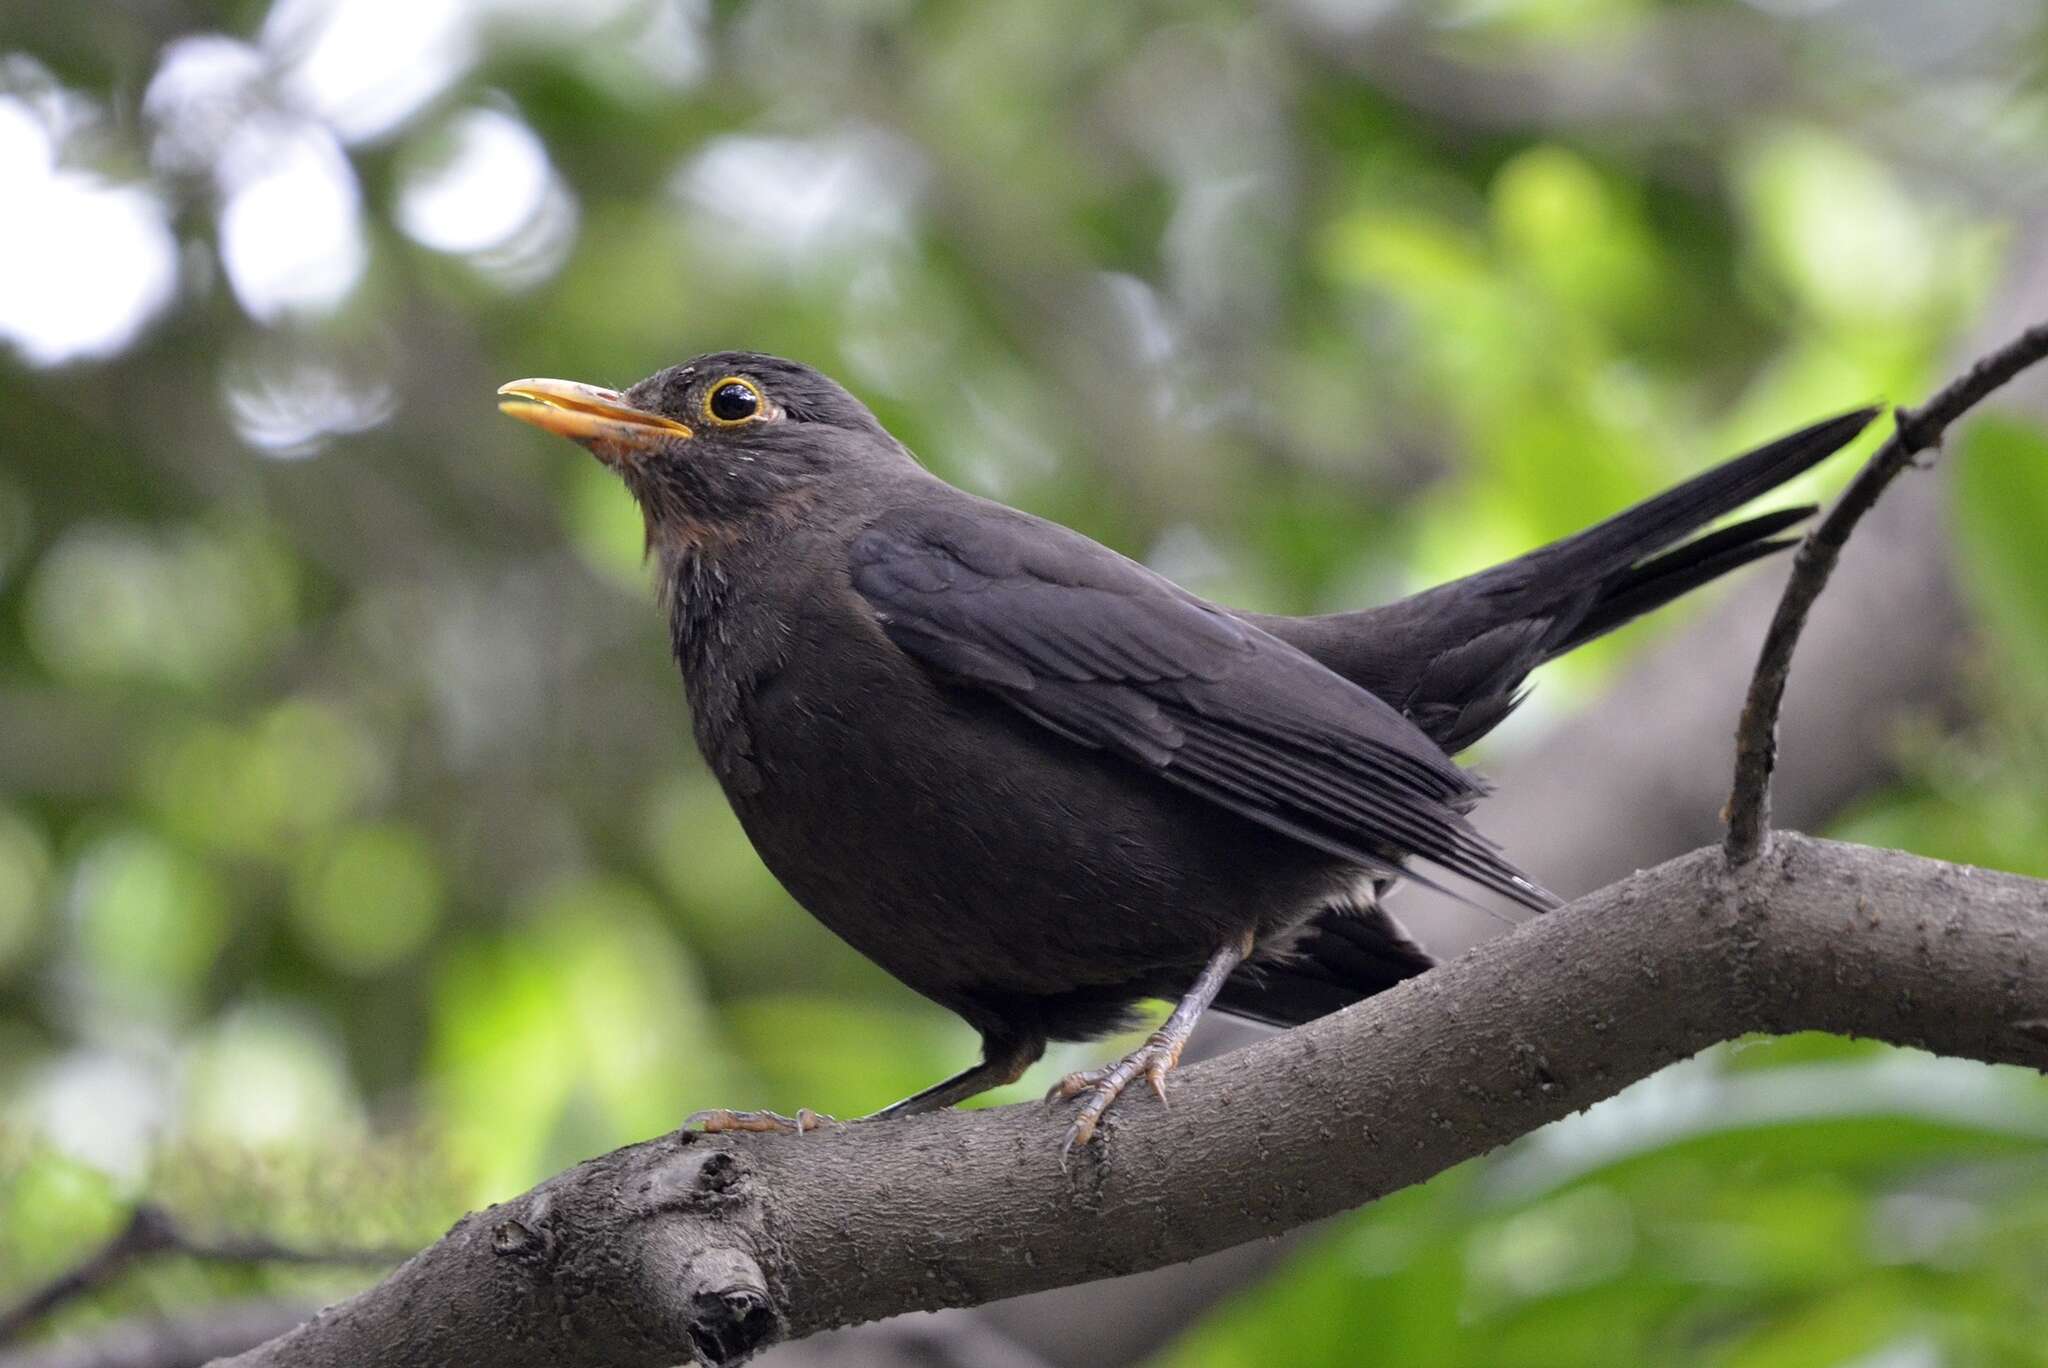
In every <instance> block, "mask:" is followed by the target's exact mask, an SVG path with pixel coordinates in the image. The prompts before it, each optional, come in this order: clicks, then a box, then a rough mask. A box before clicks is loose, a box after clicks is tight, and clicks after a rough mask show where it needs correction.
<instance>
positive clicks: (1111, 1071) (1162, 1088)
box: [1045, 931, 1252, 1163]
mask: <svg viewBox="0 0 2048 1368" xmlns="http://www.w3.org/2000/svg"><path fill="white" fill-rule="evenodd" d="M1251 952H1252V934H1251V932H1249V931H1247V932H1245V933H1244V935H1242V936H1240V937H1239V938H1238V939H1236V940H1234V941H1232V942H1230V943H1229V944H1228V945H1226V946H1224V947H1223V948H1222V949H1220V950H1218V951H1217V952H1216V953H1215V954H1213V955H1211V956H1210V957H1209V962H1208V963H1207V964H1205V965H1203V966H1202V972H1201V974H1200V975H1199V976H1198V977H1197V978H1196V979H1195V982H1194V986H1193V987H1191V988H1189V989H1188V991H1187V993H1186V995H1184V996H1183V997H1182V998H1181V1000H1180V1002H1179V1003H1178V1004H1177V1005H1176V1006H1175V1007H1174V1009H1173V1013H1172V1015H1170V1016H1168V1017H1167V1018H1166V1020H1165V1021H1164V1022H1163V1023H1162V1024H1161V1025H1160V1027H1159V1029H1158V1030H1156V1031H1154V1032H1153V1033H1152V1034H1151V1036H1150V1037H1149V1038H1148V1039H1147V1040H1146V1041H1145V1043H1144V1044H1143V1045H1140V1046H1139V1047H1138V1048H1137V1049H1135V1050H1133V1051H1131V1052H1130V1053H1129V1054H1127V1055H1125V1056H1124V1057H1123V1058H1122V1059H1120V1060H1118V1061H1117V1062H1116V1063H1114V1064H1108V1065H1104V1066H1103V1067H1102V1068H1099V1069H1084V1070H1082V1071H1081V1072H1079V1073H1071V1074H1068V1075H1067V1076H1066V1077H1065V1078H1062V1079H1061V1080H1060V1081H1059V1082H1057V1083H1055V1084H1053V1086H1052V1091H1051V1092H1049V1093H1047V1094H1046V1095H1045V1100H1046V1101H1048V1102H1064V1101H1066V1100H1067V1099H1068V1098H1073V1097H1085V1099H1086V1100H1084V1101H1083V1102H1082V1103H1081V1110H1080V1112H1079V1114H1078V1115H1076V1116H1075V1117H1074V1124H1073V1125H1072V1126H1070V1127H1068V1128H1067V1138H1066V1142H1065V1143H1064V1144H1062V1145H1061V1146H1060V1161H1061V1162H1062V1163H1065V1162H1066V1157H1067V1155H1068V1154H1069V1153H1070V1152H1071V1151H1072V1150H1073V1148H1074V1146H1076V1145H1085V1144H1087V1143H1088V1142H1089V1140H1091V1139H1093V1138H1094V1135H1095V1126H1096V1123H1097V1122H1099V1121H1101V1120H1102V1114H1103V1113H1104V1112H1106V1111H1108V1110H1109V1104H1110V1103H1112V1102H1114V1101H1116V1100H1117V1098H1118V1097H1119V1096H1120V1095H1121V1094H1122V1093H1123V1090H1124V1089H1125V1088H1127V1087H1129V1086H1130V1085H1131V1083H1132V1082H1133V1081H1134V1080H1136V1079H1137V1078H1138V1077H1139V1076H1140V1075H1143V1076H1144V1078H1145V1081H1146V1082H1148V1083H1150V1084H1151V1085H1152V1091H1153V1092H1155V1093H1158V1094H1159V1100H1160V1101H1161V1102H1164V1101H1166V1075H1167V1073H1168V1072H1169V1071H1170V1070H1171V1069H1172V1068H1173V1066H1174V1065H1176V1064H1178V1063H1180V1052H1181V1050H1182V1049H1183V1048H1185V1047H1186V1045H1187V1043H1188V1036H1189V1035H1191V1034H1192V1033H1193V1032H1194V1029H1195V1023H1196V1022H1197V1021H1199V1020H1201V1018H1202V1013H1203V1012H1205V1011H1207V1010H1208V1008H1209V1004H1210V1003H1212V1002H1214V1001H1215V1000H1216V995H1217V994H1218V993H1220V992H1222V991H1223V981H1224V980H1225V979H1227V978H1229V977H1230V975H1231V971H1233V970H1234V969H1236V968H1237V966H1238V965H1240V964H1243V963H1244V962H1245V959H1246V957H1247V956H1249V955H1250V954H1251Z"/></svg>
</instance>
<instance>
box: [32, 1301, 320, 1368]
mask: <svg viewBox="0 0 2048 1368" xmlns="http://www.w3.org/2000/svg"><path fill="white" fill-rule="evenodd" d="M318 1310H319V1307H318V1306H317V1305H307V1304H306V1302H305V1301H303V1300H299V1299H284V1300H277V1301H271V1300H266V1299H258V1300H252V1301H228V1302H214V1303H211V1304H209V1305H207V1306H204V1307H202V1308H200V1309H199V1310H197V1311H194V1312H190V1313H188V1314H184V1315H177V1316H141V1315H138V1316H134V1317H131V1318H129V1319H127V1320H122V1321H117V1322H115V1323H114V1324H112V1325H110V1326H106V1327H104V1328H101V1329H96V1330H93V1331H91V1332H89V1333H85V1334H81V1335H79V1336H76V1337H66V1338H64V1339H63V1340H61V1341H59V1342H57V1343H51V1344H35V1345H30V1346H28V1347H26V1348H21V1349H15V1350H11V1351H0V1368H198V1365H200V1364H202V1363H210V1362H212V1361H213V1360H214V1359H216V1358H218V1357H220V1356H221V1355H223V1354H238V1353H240V1352H241V1351H242V1350H244V1349H247V1348H248V1347H249V1346H250V1345H252V1344H261V1343H262V1342H263V1341H265V1340H267V1339H271V1338H273V1337H275V1336H277V1335H282V1334H283V1333H284V1332H285V1331H287V1330H290V1329H291V1328H292V1327H293V1326H295V1325H298V1324H300V1323H302V1322H303V1321H305V1320H306V1319H307V1317H309V1316H311V1315H313V1314H314V1313H315V1312H316V1311H318Z"/></svg>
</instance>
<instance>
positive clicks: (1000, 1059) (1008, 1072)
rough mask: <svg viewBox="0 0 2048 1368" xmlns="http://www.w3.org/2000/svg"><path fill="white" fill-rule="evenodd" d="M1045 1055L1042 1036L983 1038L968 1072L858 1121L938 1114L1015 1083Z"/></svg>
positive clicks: (954, 1076)
mask: <svg viewBox="0 0 2048 1368" xmlns="http://www.w3.org/2000/svg"><path fill="white" fill-rule="evenodd" d="M1044 1053H1045V1040H1044V1038H1043V1037H1028V1038H1027V1037H1017V1038H1010V1037H991V1036H983V1037H982V1039H981V1063H979V1064H977V1065H975V1066H974V1067H973V1068H971V1069H962V1070H961V1071H960V1072H959V1073H956V1074H954V1075H953V1076H952V1077H951V1078H949V1079H946V1080H945V1081H944V1082H943V1083H934V1084H932V1086H930V1087H929V1088H926V1089H925V1090H924V1091H923V1092H917V1093H912V1094H911V1095H910V1096H908V1097H906V1098H904V1099H903V1100H902V1101H901V1102H892V1103H890V1104H889V1105H888V1106H886V1107H884V1108H882V1109H881V1110H880V1111H878V1112H875V1113H873V1114H871V1115H868V1116H863V1117H861V1118H860V1119H861V1120H863V1121H888V1120H892V1119H894V1118H896V1117H898V1116H916V1115H917V1114H918V1113H920V1112H931V1111H939V1110H940V1109H942V1108H945V1107H950V1106H952V1105H954V1104H955V1103H957V1102H965V1101H966V1100H967V1099H968V1098H970V1097H976V1096H979V1095H980V1094H982V1093H985V1092H987V1091H988V1090H989V1089H990V1088H1000V1087H1002V1086H1003V1085H1004V1084H1005V1083H1015V1082H1016V1081H1017V1080H1018V1079H1020V1078H1022V1077H1023V1076H1024V1071H1025V1070H1026V1069H1028V1068H1030V1067H1031V1066H1032V1065H1033V1064H1036V1063H1037V1062H1038V1057H1039V1056H1040V1055H1042V1054H1044Z"/></svg>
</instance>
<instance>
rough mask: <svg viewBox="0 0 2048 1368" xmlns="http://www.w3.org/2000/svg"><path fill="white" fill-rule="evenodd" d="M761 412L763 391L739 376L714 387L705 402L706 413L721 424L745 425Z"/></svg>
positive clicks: (720, 382) (722, 381)
mask: <svg viewBox="0 0 2048 1368" xmlns="http://www.w3.org/2000/svg"><path fill="white" fill-rule="evenodd" d="M760 411H761V391H759V390H757V389H755V388H754V386H753V385H752V383H750V382H749V381H746V380H742V379H740V378H739V377H738V376H734V377H732V378H731V379H729V380H721V381H719V382H718V383H717V384H715V385H713V386H712V387H711V394H710V397H709V398H707V399H705V401H704V412H705V413H706V414H708V415H710V417H711V419H712V421H714V422H719V423H744V422H746V421H747V419H749V418H752V417H754V416H755V415H756V414H758V413H760Z"/></svg>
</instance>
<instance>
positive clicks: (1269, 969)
mask: <svg viewBox="0 0 2048 1368" xmlns="http://www.w3.org/2000/svg"><path fill="white" fill-rule="evenodd" d="M1435 963H1436V958H1435V957H1434V956H1432V955H1431V954H1430V953H1429V952H1428V951H1427V950H1424V949H1423V948H1422V947H1421V946H1419V945H1417V944H1416V943H1415V942H1414V940H1412V939H1411V938H1410V937H1409V935H1408V933H1407V931H1406V930H1404V929H1403V928H1402V926H1401V923H1399V922H1398V921H1395V920H1394V919H1393V917H1391V916H1389V915H1388V914H1387V912H1386V911H1385V909H1383V908H1382V907H1380V905H1379V903H1378V902H1377V901H1376V900H1375V901H1372V902H1366V903H1363V904H1358V905H1354V904H1352V903H1348V902H1347V903H1343V904H1339V905H1336V906H1332V907H1330V908H1327V909H1325V910H1324V911H1323V912H1322V913H1320V914H1319V915H1318V916H1317V917H1316V919H1315V920H1314V921H1313V922H1311V923H1310V924H1309V927H1308V930H1307V931H1306V932H1305V933H1304V934H1303V935H1302V937H1301V939H1300V940H1298V941H1297V942H1295V945H1294V948H1293V951H1292V952H1291V953H1290V954H1289V955H1288V956H1287V957H1285V958H1283V959H1280V960H1278V961H1274V962H1270V963H1265V964H1253V965H1247V966H1245V967H1244V968H1242V969H1239V970H1238V971H1237V972H1236V973H1234V974H1232V975H1231V976H1230V977H1229V978H1228V979H1226V980H1225V981H1224V984H1223V991H1222V992H1221V993H1219V994H1217V996H1216V1006H1217V1008H1218V1009H1219V1010H1221V1011H1225V1012H1228V1013H1230V1014H1231V1015H1232V1016H1239V1017H1245V1018H1247V1019H1249V1020H1252V1021H1263V1022H1265V1023H1267V1024H1268V1025H1271V1026H1299V1025H1301V1024H1302V1023H1303V1022H1308V1021H1314V1020H1315V1019H1316V1018H1317V1017H1321V1016H1328V1015H1329V1014H1330V1013H1331V1012H1334V1011H1336V1010H1338V1009H1339V1008H1342V1007H1349V1006H1350V1005H1351V1004H1352V1003H1354V1002H1358V1001H1360V1000H1362V999H1364V998H1369V997H1371V996H1372V995H1373V994H1375V993H1381V992H1385V991H1386V990H1387V989H1389V988H1391V987H1393V986H1394V985H1395V984H1397V983H1399V982H1401V981H1402V980H1403V979H1411V978H1414V977H1415V976H1416V975H1417V974H1419V973H1421V972H1423V970H1425V969H1428V968H1430V967H1432V966H1433V965H1435Z"/></svg>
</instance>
